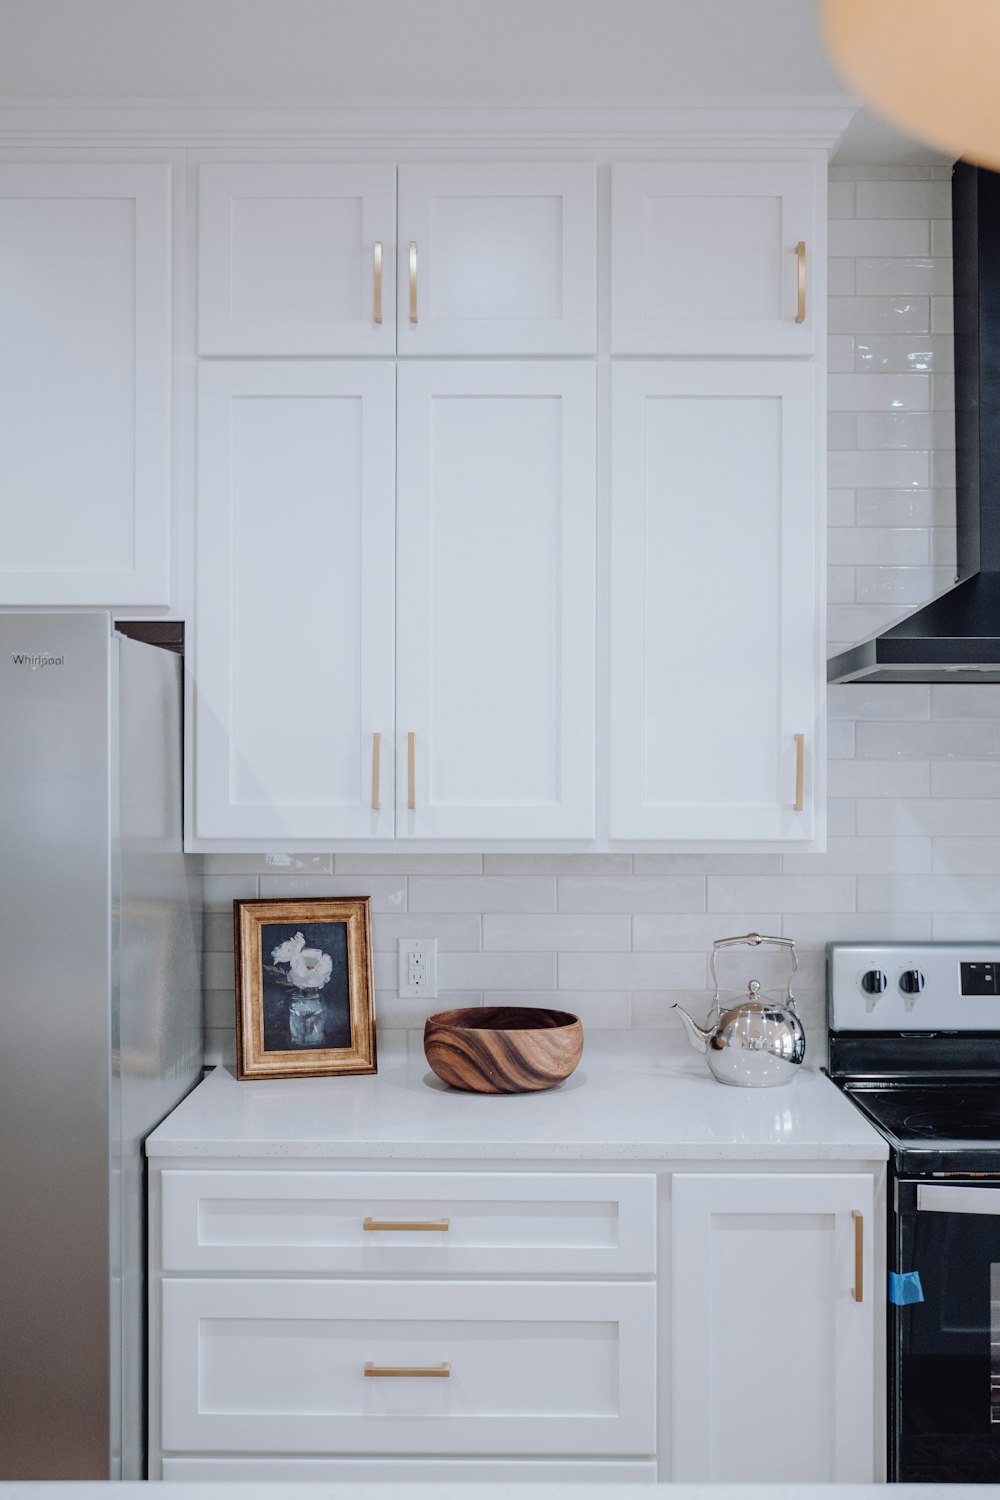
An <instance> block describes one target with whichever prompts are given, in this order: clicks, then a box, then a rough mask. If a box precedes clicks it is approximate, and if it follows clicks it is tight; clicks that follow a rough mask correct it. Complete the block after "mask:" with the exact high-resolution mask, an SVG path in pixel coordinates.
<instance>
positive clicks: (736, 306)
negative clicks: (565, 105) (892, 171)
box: [611, 162, 825, 354]
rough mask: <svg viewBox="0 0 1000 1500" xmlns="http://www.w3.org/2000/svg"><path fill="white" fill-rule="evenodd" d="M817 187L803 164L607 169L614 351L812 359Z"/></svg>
mask: <svg viewBox="0 0 1000 1500" xmlns="http://www.w3.org/2000/svg"><path fill="white" fill-rule="evenodd" d="M816 191H817V187H816V168H815V167H814V166H812V165H810V164H809V163H796V162H775V163H766V164H762V163H757V164H753V163H739V164H737V163H733V162H699V163H697V164H695V163H691V162H678V163H663V162H642V163H636V164H628V165H618V166H615V167H613V168H612V231H611V236H612V303H611V309H612V310H611V350H612V353H613V354H814V353H815V352H816V348H817V339H816V330H817V327H822V321H821V320H822V318H823V316H824V314H823V308H822V301H823V298H824V296H825V290H824V289H825V277H824V275H823V269H824V267H823V257H824V256H825V247H824V245H821V244H820V242H819V240H818V239H817V224H818V216H817V212H816ZM817 267H818V268H819V272H820V274H819V276H818V277H817V275H816V270H817Z"/></svg>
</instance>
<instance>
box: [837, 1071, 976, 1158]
mask: <svg viewBox="0 0 1000 1500" xmlns="http://www.w3.org/2000/svg"><path fill="white" fill-rule="evenodd" d="M846 1092H847V1093H848V1094H849V1096H850V1098H851V1099H852V1100H853V1101H854V1103H855V1104H856V1105H857V1106H858V1108H859V1109H862V1110H863V1111H864V1112H865V1114H866V1115H868V1116H869V1118H870V1119H871V1120H872V1121H873V1122H874V1124H876V1125H877V1126H879V1128H880V1129H881V1130H882V1131H883V1132H884V1133H886V1134H888V1135H890V1136H892V1137H894V1139H896V1140H897V1141H900V1142H903V1143H906V1142H913V1143H914V1144H920V1143H923V1142H926V1143H932V1142H933V1143H935V1144H937V1143H941V1142H945V1141H947V1142H968V1143H970V1144H975V1145H986V1144H991V1145H997V1146H1000V1081H998V1082H996V1083H992V1082H990V1083H976V1084H969V1085H963V1084H960V1083H956V1082H952V1083H942V1084H927V1085H919V1086H911V1085H897V1086H896V1087H893V1088H879V1087H874V1088H865V1087H859V1086H857V1085H855V1086H852V1087H848V1088H847V1090H846Z"/></svg>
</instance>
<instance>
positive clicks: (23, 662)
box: [10, 651, 65, 672]
mask: <svg viewBox="0 0 1000 1500" xmlns="http://www.w3.org/2000/svg"><path fill="white" fill-rule="evenodd" d="M10 659H11V661H12V662H13V663H14V665H15V667H30V668H31V670H32V671H33V672H37V671H38V669H39V667H61V666H62V664H63V662H64V661H65V657H62V656H53V655H52V652H51V651H39V652H38V653H37V654H35V655H32V654H31V653H29V652H27V651H12V652H11V653H10Z"/></svg>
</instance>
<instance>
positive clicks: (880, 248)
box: [829, 219, 931, 296]
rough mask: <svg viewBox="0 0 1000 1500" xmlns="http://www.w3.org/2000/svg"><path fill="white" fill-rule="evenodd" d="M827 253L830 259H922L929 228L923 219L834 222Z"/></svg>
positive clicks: (927, 245)
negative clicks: (869, 257)
mask: <svg viewBox="0 0 1000 1500" xmlns="http://www.w3.org/2000/svg"><path fill="white" fill-rule="evenodd" d="M829 249H830V255H831V256H844V255H850V256H860V255H864V256H873V255H878V256H890V255H891V256H899V255H905V256H913V255H919V256H925V255H929V254H930V249H931V237H930V226H929V224H928V222H927V220H926V219H837V220H836V221H835V222H834V223H831V224H830V225H829ZM830 295H831V296H835V295H836V293H835V292H834V291H833V290H832V288H831V290H830Z"/></svg>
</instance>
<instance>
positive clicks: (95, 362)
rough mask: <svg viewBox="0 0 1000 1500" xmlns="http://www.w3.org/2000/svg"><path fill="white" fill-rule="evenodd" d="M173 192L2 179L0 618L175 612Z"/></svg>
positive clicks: (149, 180)
mask: <svg viewBox="0 0 1000 1500" xmlns="http://www.w3.org/2000/svg"><path fill="white" fill-rule="evenodd" d="M170 191H171V169H170V167H169V166H168V165H167V164H165V163H128V164H125V163H90V162H88V163H77V164H73V165H69V164H67V165H56V164H50V163H33V164H30V165H29V164H23V163H21V164H0V411H2V413H3V425H2V433H3V436H2V441H0V493H2V494H3V497H4V534H3V546H2V548H0V604H4V605H42V606H48V605H104V606H106V607H118V606H124V607H129V606H133V605H139V606H143V607H148V608H159V607H162V606H168V605H170V603H171V602H172V601H171V567H172V562H171V547H172V523H171V477H170V476H171V463H170V460H171V433H170V420H171V418H170V411H171V403H170V384H171V365H170V358H171V355H170V348H171V344H170V265H171V239H170Z"/></svg>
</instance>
